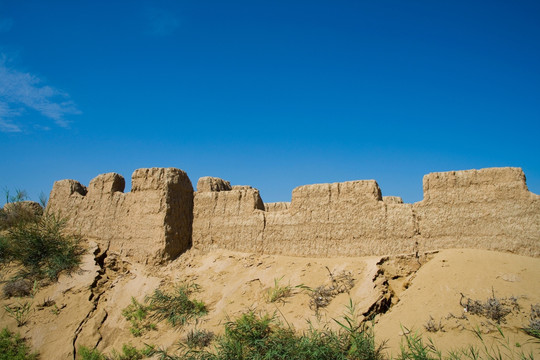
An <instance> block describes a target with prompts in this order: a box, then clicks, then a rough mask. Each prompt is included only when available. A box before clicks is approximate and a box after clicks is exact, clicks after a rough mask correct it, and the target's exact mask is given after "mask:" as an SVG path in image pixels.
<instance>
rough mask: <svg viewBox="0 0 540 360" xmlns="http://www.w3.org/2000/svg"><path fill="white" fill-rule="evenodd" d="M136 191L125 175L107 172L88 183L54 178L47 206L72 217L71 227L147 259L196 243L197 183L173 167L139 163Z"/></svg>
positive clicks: (167, 256)
mask: <svg viewBox="0 0 540 360" xmlns="http://www.w3.org/2000/svg"><path fill="white" fill-rule="evenodd" d="M131 184H132V187H131V192H128V193H124V192H123V191H124V187H125V181H124V178H123V177H122V176H120V175H118V174H115V173H108V174H102V175H99V176H97V177H96V178H94V179H93V180H92V181H90V184H89V185H88V188H86V187H85V186H83V185H81V184H80V183H78V182H77V181H75V180H60V181H57V182H55V183H54V186H53V189H52V191H51V194H50V197H49V202H48V205H47V210H48V211H50V212H53V213H56V214H60V215H61V216H66V217H67V225H68V230H71V231H74V232H77V233H80V234H82V235H83V236H85V237H86V238H89V239H92V240H95V241H97V242H98V243H99V244H100V245H101V246H102V247H105V248H107V247H108V248H109V249H110V250H112V251H115V252H118V253H121V254H124V255H126V256H131V257H132V258H134V259H135V260H137V261H139V262H143V263H159V262H161V261H163V260H166V259H170V258H174V257H176V256H177V255H178V254H179V253H181V252H182V251H185V250H186V249H188V248H189V247H190V246H191V225H192V221H193V186H192V185H191V181H190V180H189V178H188V176H187V174H186V173H185V172H183V171H182V170H179V169H174V168H149V169H138V170H135V172H133V175H132V180H131Z"/></svg>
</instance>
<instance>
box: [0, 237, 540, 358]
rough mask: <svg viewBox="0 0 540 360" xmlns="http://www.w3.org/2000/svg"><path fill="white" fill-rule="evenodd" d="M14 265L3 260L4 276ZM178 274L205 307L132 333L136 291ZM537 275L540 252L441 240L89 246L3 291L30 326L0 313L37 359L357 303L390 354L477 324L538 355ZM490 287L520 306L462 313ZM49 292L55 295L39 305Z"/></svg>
mask: <svg viewBox="0 0 540 360" xmlns="http://www.w3.org/2000/svg"><path fill="white" fill-rule="evenodd" d="M96 260H97V261H96ZM10 271H12V270H10V269H9V268H8V269H3V270H2V272H3V274H2V275H3V279H6V278H7V277H8V276H9V272H10ZM332 279H334V280H335V282H334V283H333V282H332ZM180 282H192V283H196V284H198V285H199V286H200V291H199V292H198V293H196V294H195V295H194V297H195V298H197V299H200V300H202V301H204V302H205V304H207V306H208V308H209V313H208V315H206V316H204V317H202V318H200V319H199V320H198V321H197V322H193V323H191V324H188V325H186V326H184V327H183V328H181V329H173V328H172V327H171V326H169V325H168V324H166V323H165V322H159V323H157V329H156V330H150V331H147V332H146V333H144V334H143V336H141V337H134V336H133V335H132V334H131V333H130V331H129V327H130V324H129V322H128V321H126V319H124V317H123V316H122V309H124V308H125V307H127V306H128V305H129V304H130V303H131V297H134V298H136V299H137V300H139V301H140V302H143V301H144V298H145V296H146V295H149V294H151V293H152V292H153V290H154V289H156V288H158V287H164V288H166V287H170V286H172V285H174V284H176V283H180ZM276 282H278V284H279V285H281V286H288V285H290V286H291V288H292V293H291V294H290V296H288V297H286V298H284V299H282V300H281V301H277V302H268V292H269V291H270V290H271V289H272V288H274V287H275V284H276ZM336 282H337V283H338V285H339V286H338V287H339V289H340V290H341V291H342V292H341V293H338V292H339V291H334V294H333V295H335V296H334V297H331V298H329V300H330V302H329V304H328V305H327V306H326V307H323V308H319V309H318V310H317V309H316V307H314V306H313V298H312V296H311V294H312V292H311V291H309V290H307V289H306V287H309V288H311V289H315V288H317V287H319V286H330V285H332V284H336ZM538 284H540V259H537V258H529V257H523V256H517V255H512V254H508V253H497V252H491V251H482V250H467V249H456V250H444V251H440V252H433V253H431V254H427V255H423V256H421V257H420V258H416V257H414V256H412V255H410V256H393V257H364V258H325V259H323V258H305V257H289V256H274V255H260V254H247V253H238V252H230V251H215V252H212V253H208V254H201V253H197V252H195V251H188V252H187V253H185V254H183V255H182V256H181V257H179V258H178V259H176V260H175V261H173V262H171V263H169V264H168V265H166V266H163V267H153V268H152V267H145V266H143V265H141V264H136V263H130V262H129V261H126V260H125V259H119V258H118V257H117V256H115V254H107V253H105V254H103V253H101V252H100V250H99V249H98V248H97V246H96V245H95V244H94V245H92V246H90V249H89V251H88V253H87V255H85V257H84V261H83V265H82V266H81V269H80V270H79V271H77V272H75V273H73V274H71V275H62V276H61V277H60V280H59V282H58V283H56V284H52V285H47V286H43V287H41V288H39V290H38V292H37V294H35V296H34V298H31V297H27V298H22V299H16V298H11V299H5V298H3V299H1V300H0V305H1V306H2V308H3V307H4V305H7V304H14V303H17V302H30V303H31V304H32V310H31V312H30V319H29V321H28V323H27V324H26V325H24V326H22V327H17V324H16V322H15V320H14V319H12V318H10V317H9V316H7V313H6V312H5V311H4V310H0V321H1V323H2V326H7V327H8V328H10V329H11V330H16V331H19V332H21V333H22V334H23V335H24V336H25V337H27V338H28V339H29V341H30V343H31V344H32V346H33V347H34V348H35V349H36V350H38V351H39V352H40V353H41V354H42V359H73V357H74V350H75V349H77V348H78V346H80V345H86V346H90V347H94V346H97V347H98V348H99V349H100V350H103V351H105V352H110V351H112V349H120V348H121V347H122V345H123V344H126V343H130V344H132V345H135V346H140V345H142V344H144V343H147V344H155V345H157V346H160V347H163V348H169V349H171V350H174V349H175V348H176V347H177V343H178V341H179V340H180V339H183V338H184V337H185V335H186V333H187V332H188V331H189V330H190V329H193V328H195V327H196V328H199V329H208V330H211V331H213V332H215V333H218V334H219V333H221V332H222V331H223V324H224V323H225V322H226V321H227V320H228V319H235V318H236V317H237V316H239V315H240V314H242V313H245V312H246V311H248V310H254V311H256V312H260V313H262V314H264V313H270V314H275V316H276V317H277V318H278V319H279V320H280V321H282V322H283V323H284V324H289V325H290V326H293V327H294V328H295V329H297V330H298V331H303V330H306V329H308V328H309V326H315V327H324V326H329V327H333V328H336V329H337V328H338V327H337V325H336V323H335V322H334V321H333V319H339V318H340V317H341V316H342V315H343V314H344V313H345V312H346V311H347V305H348V304H349V303H350V301H352V302H353V304H354V305H355V309H356V315H357V316H358V318H359V320H363V319H367V318H370V319H371V323H373V324H374V327H375V334H376V339H377V342H378V343H382V342H385V341H386V346H387V351H388V353H389V354H394V355H395V354H396V353H397V352H398V351H399V346H400V343H401V342H402V341H403V338H404V337H403V335H404V334H406V333H409V332H412V333H414V332H418V333H419V334H423V335H424V339H425V340H427V338H428V337H429V338H431V339H432V341H433V342H434V343H435V344H436V345H437V346H438V347H439V348H440V349H441V350H443V351H448V350H451V349H454V348H456V347H462V346H465V345H467V344H474V343H475V342H476V340H477V337H476V335H475V334H474V333H473V330H474V329H478V331H480V333H481V334H482V335H483V336H485V338H486V343H488V344H491V342H493V341H497V338H496V335H497V334H499V332H498V330H497V326H499V327H500V328H501V329H502V331H503V333H504V335H505V336H506V339H504V340H503V341H505V342H508V344H510V345H512V346H511V347H512V348H515V347H516V344H517V345H518V346H519V347H518V348H517V349H524V350H525V351H526V352H528V351H532V352H533V353H534V354H535V357H540V344H539V343H538V342H536V343H534V342H533V340H534V338H532V337H530V336H528V335H527V334H525V333H524V332H523V331H522V330H521V327H523V326H527V325H528V323H529V320H528V316H529V314H530V306H531V305H532V304H539V303H540V286H539V285H538ZM348 285H353V286H352V287H350V286H348ZM493 293H494V294H495V296H496V297H497V298H499V299H504V298H507V301H508V302H510V301H514V303H517V304H518V305H519V308H518V307H514V308H512V312H511V313H510V314H508V315H507V316H506V318H505V319H504V322H501V323H500V324H497V323H496V322H495V321H492V320H489V319H487V318H486V317H484V316H480V315H472V314H471V313H470V311H465V309H464V306H463V303H464V301H463V299H466V298H467V297H468V298H471V299H474V300H481V301H486V299H487V298H488V297H490V296H492V295H493ZM461 294H463V295H464V296H465V298H463V299H462V295H461ZM511 297H512V299H513V300H510V298H511ZM47 300H49V302H48V303H49V304H50V303H54V305H49V306H40V305H43V304H44V303H46V301H47ZM460 300H461V303H462V304H460ZM430 319H433V320H432V321H433V323H434V324H436V327H439V326H442V329H440V330H439V331H436V332H428V331H427V330H426V328H425V325H427V324H428V321H429V320H430ZM499 341H500V340H499Z"/></svg>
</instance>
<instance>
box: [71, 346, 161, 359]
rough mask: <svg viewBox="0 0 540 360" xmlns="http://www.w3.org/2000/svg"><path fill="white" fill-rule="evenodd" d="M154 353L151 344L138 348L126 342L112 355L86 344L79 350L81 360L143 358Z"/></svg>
mask: <svg viewBox="0 0 540 360" xmlns="http://www.w3.org/2000/svg"><path fill="white" fill-rule="evenodd" d="M154 353H155V349H154V347H153V346H151V345H146V347H145V348H143V349H137V348H136V347H134V346H131V345H129V344H124V345H123V346H122V351H121V352H119V351H116V350H113V351H112V353H111V355H110V356H107V355H105V354H104V353H102V352H101V351H99V350H97V349H90V348H88V347H86V346H79V349H78V351H77V355H78V359H80V360H141V359H146V358H148V357H150V356H151V355H152V354H154Z"/></svg>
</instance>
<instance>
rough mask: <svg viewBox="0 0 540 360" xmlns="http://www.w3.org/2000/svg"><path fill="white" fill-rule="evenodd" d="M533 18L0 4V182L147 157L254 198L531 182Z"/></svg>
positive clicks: (410, 196)
mask: <svg viewBox="0 0 540 360" xmlns="http://www.w3.org/2000/svg"><path fill="white" fill-rule="evenodd" d="M538 19H540V2H538V1H474V2H471V1H445V2H442V1H427V0H426V1H412V0H411V1H313V0H312V1H234V0H232V1H203V0H201V1H142V0H141V1H32V0H13V1H2V0H0V151H1V153H2V156H1V157H0V187H2V188H8V189H11V190H12V191H13V190H14V189H16V188H18V189H26V190H27V191H28V193H29V195H30V197H31V198H32V199H37V198H38V196H39V193H40V192H41V191H43V192H44V193H46V194H48V193H49V192H50V190H51V188H52V185H53V182H54V181H55V180H60V179H65V178H70V179H76V180H78V181H80V182H82V183H83V184H88V182H89V181H90V180H91V179H92V178H93V177H95V176H96V175H98V174H100V173H106V172H118V173H120V174H122V175H123V176H124V177H125V178H126V179H128V181H127V182H128V183H129V179H130V177H131V173H132V172H133V170H135V169H137V168H141V167H154V166H156V167H178V168H181V169H183V170H185V171H186V172H187V173H188V175H189V176H190V178H191V181H192V182H193V184H194V186H195V185H196V182H197V179H198V178H199V177H201V176H207V175H208V176H217V177H222V178H224V179H227V180H230V181H231V183H233V184H239V185H252V186H254V187H256V188H258V189H259V190H260V191H261V195H262V198H263V200H264V201H265V202H271V201H289V200H290V197H291V191H292V189H293V188H295V187H296V186H299V185H304V184H310V183H321V182H336V181H347V180H357V179H375V180H377V182H378V183H379V186H380V187H381V189H382V193H383V195H395V196H402V197H403V199H404V200H405V201H406V202H415V201H420V200H422V176H423V175H424V174H427V173H429V172H436V171H449V170H462V169H473V168H476V169H478V168H483V167H493V166H517V167H522V168H523V170H524V171H525V174H526V175H527V182H528V185H529V189H530V190H531V191H533V192H536V193H540V160H539V155H540V145H539V144H540V141H539V135H540V65H539V64H540V21H538ZM129 186H130V185H128V189H129ZM0 202H3V199H2V200H0Z"/></svg>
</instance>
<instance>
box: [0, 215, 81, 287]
mask: <svg viewBox="0 0 540 360" xmlns="http://www.w3.org/2000/svg"><path fill="white" fill-rule="evenodd" d="M64 228H65V220H63V219H59V218H58V217H56V216H55V215H53V214H46V215H44V216H43V217H40V218H39V220H38V221H36V222H29V223H22V224H19V225H17V226H15V227H13V228H11V229H9V231H8V234H7V240H8V242H9V246H10V253H11V257H12V258H13V260H16V261H18V262H19V263H21V264H22V265H23V267H24V269H25V270H24V271H25V272H26V274H25V275H28V276H30V277H34V278H44V277H48V278H49V279H57V278H58V275H59V273H60V272H61V271H70V270H72V269H73V268H74V267H76V266H77V265H79V263H80V256H81V254H82V248H81V246H80V240H81V239H80V237H79V236H76V235H69V234H66V233H65V231H64Z"/></svg>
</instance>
